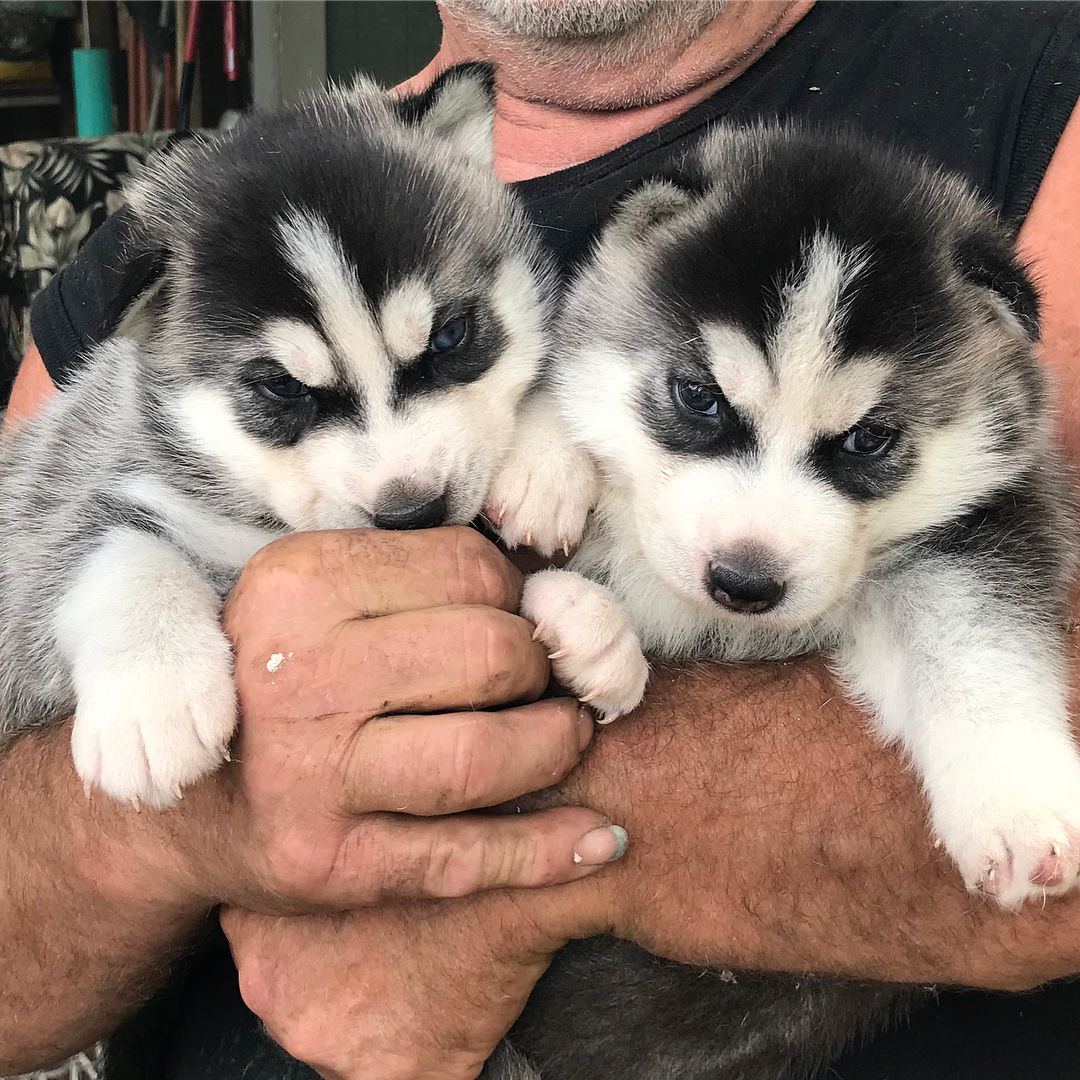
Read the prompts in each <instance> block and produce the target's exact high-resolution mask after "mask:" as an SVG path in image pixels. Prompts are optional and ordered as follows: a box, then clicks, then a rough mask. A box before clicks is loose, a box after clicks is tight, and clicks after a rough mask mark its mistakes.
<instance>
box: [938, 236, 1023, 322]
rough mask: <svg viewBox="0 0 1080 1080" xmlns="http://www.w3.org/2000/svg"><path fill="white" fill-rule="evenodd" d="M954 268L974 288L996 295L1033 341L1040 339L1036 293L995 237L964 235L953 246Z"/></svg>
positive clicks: (1020, 267)
mask: <svg viewBox="0 0 1080 1080" xmlns="http://www.w3.org/2000/svg"><path fill="white" fill-rule="evenodd" d="M955 259H956V265H957V267H958V269H959V270H960V273H962V274H963V275H964V277H966V278H967V279H968V281H970V282H972V283H973V284H975V285H979V286H981V287H983V288H986V289H990V290H991V291H992V292H994V293H996V294H997V295H998V297H1000V298H1001V299H1002V300H1003V301H1004V302H1005V305H1006V306H1007V307H1008V309H1009V310H1010V311H1011V312H1012V313H1013V315H1015V316H1016V319H1017V321H1018V322H1019V323H1020V325H1021V326H1022V327H1023V329H1024V333H1025V334H1027V336H1028V337H1029V338H1030V339H1031V340H1032V341H1037V340H1038V339H1039V329H1040V321H1039V294H1038V292H1036V290H1035V286H1034V285H1033V284H1032V282H1031V279H1030V278H1029V277H1028V275H1027V274H1026V273H1025V271H1024V269H1023V267H1022V266H1021V265H1020V263H1019V261H1018V260H1017V258H1016V256H1015V255H1014V254H1013V252H1012V251H1011V250H1010V249H1009V248H1008V247H1007V246H1006V245H1005V244H1003V243H1001V242H1000V241H999V240H998V239H997V238H996V237H989V236H981V235H980V236H966V237H963V238H962V239H960V240H959V241H958V242H957V245H956V255H955Z"/></svg>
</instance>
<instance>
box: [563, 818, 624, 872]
mask: <svg viewBox="0 0 1080 1080" xmlns="http://www.w3.org/2000/svg"><path fill="white" fill-rule="evenodd" d="M629 843H630V837H629V836H627V834H626V830H625V829H624V828H623V827H622V826H621V825H603V826H601V827H600V828H599V829H592V830H590V831H589V832H587V833H586V834H585V835H584V836H583V837H582V838H581V839H580V840H579V841H578V842H577V846H576V847H575V848H574V862H575V863H580V864H581V865H583V866H602V865H603V864H604V863H609V862H615V860H616V859H621V858H622V857H623V855H625V854H626V846H627V844H629Z"/></svg>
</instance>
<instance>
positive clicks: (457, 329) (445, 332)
mask: <svg viewBox="0 0 1080 1080" xmlns="http://www.w3.org/2000/svg"><path fill="white" fill-rule="evenodd" d="M471 329H472V323H471V322H470V320H469V317H468V316H467V315H461V316H459V317H458V318H456V319H451V320H450V321H449V322H448V323H443V325H442V326H440V327H439V329H438V330H436V331H435V333H434V334H432V335H431V337H430V338H428V349H429V350H430V351H431V352H434V353H444V352H449V351H450V350H451V349H458V348H460V347H461V346H462V345H464V344H465V341H466V339H467V338H468V336H469V331H470V330H471Z"/></svg>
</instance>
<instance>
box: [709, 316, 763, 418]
mask: <svg viewBox="0 0 1080 1080" xmlns="http://www.w3.org/2000/svg"><path fill="white" fill-rule="evenodd" d="M701 337H702V340H703V341H704V342H705V347H706V349H707V350H708V352H709V365H710V367H711V368H712V372H713V377H714V378H715V379H716V385H717V386H719V387H720V389H721V390H723V392H724V397H726V398H727V399H728V401H730V402H731V404H732V405H734V406H735V408H736V409H740V410H742V411H744V412H750V413H753V412H756V411H760V410H761V409H762V408H764V404H765V402H766V401H767V400H768V399H769V396H770V391H771V390H772V388H773V385H774V380H773V375H772V372H771V371H769V365H768V362H767V361H766V359H765V354H764V353H763V352H762V351H761V349H759V348H758V347H757V345H755V344H754V342H752V341H751V340H750V338H748V337H747V336H746V334H744V333H743V332H742V331H741V330H737V329H736V328H735V327H734V326H730V325H729V324H727V323H705V324H704V325H703V326H702V328H701Z"/></svg>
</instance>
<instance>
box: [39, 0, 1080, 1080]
mask: <svg viewBox="0 0 1080 1080" xmlns="http://www.w3.org/2000/svg"><path fill="white" fill-rule="evenodd" d="M1078 96H1080V7H1078V6H1077V5H1075V4H1020V3H1016V4H1011V3H1010V4H1005V3H990V4H986V3H984V4H972V3H952V2H949V3H822V2H820V0H819V3H818V5H817V6H816V7H815V8H814V9H813V10H812V11H811V12H810V13H809V14H808V15H807V16H806V17H805V18H804V19H803V20H802V21H801V22H800V23H799V24H798V26H796V27H795V28H794V29H793V30H792V31H791V32H790V33H789V34H788V35H787V36H786V37H784V38H783V39H782V40H781V41H779V42H778V43H777V44H776V46H775V47H774V48H773V49H772V50H771V51H770V52H769V53H767V54H766V55H765V56H764V57H763V58H762V59H761V60H759V61H758V62H757V63H755V64H754V65H753V67H752V68H751V69H750V70H749V71H748V72H747V73H746V74H744V75H742V76H741V77H740V78H739V79H737V80H736V81H735V82H733V83H732V84H731V85H730V86H728V87H726V88H724V89H723V90H721V91H720V92H719V93H717V94H716V95H715V96H714V97H712V98H711V99H709V100H708V101H706V102H704V103H703V104H701V105H699V106H697V107H696V108H694V109H692V110H690V111H689V112H687V113H686V114H685V115H684V116H682V117H680V118H679V119H677V120H675V121H674V122H672V123H670V124H668V125H666V126H665V127H663V128H661V129H659V130H658V131H655V132H652V133H650V134H648V135H645V136H643V137H642V138H640V139H637V140H635V141H634V142H632V143H630V144H628V145H627V146H624V147H621V148H620V149H618V150H616V151H614V152H612V153H610V154H607V155H605V156H603V157H601V158H598V159H596V160H594V161H590V162H587V163H585V164H582V165H579V166H577V167H575V168H571V169H567V170H564V171H562V172H559V173H556V174H554V175H552V176H547V177H543V178H540V179H537V180H531V181H527V182H524V183H521V184H519V185H518V190H519V192H520V193H521V195H522V197H523V198H524V199H525V201H526V203H527V205H528V207H529V209H530V211H531V213H532V215H533V217H534V219H535V221H536V222H537V224H538V225H540V226H542V227H543V229H544V235H545V236H546V238H547V239H548V241H549V242H550V244H551V246H552V248H553V249H554V250H555V251H556V252H557V254H558V255H559V257H560V259H561V260H562V262H563V265H564V266H567V267H569V266H571V265H572V264H573V262H574V261H575V260H576V259H577V258H578V257H579V256H580V255H581V253H582V252H583V251H584V250H585V248H586V246H587V245H588V243H589V241H590V238H591V236H592V235H593V232H594V230H595V228H596V225H597V223H598V222H599V221H600V220H601V219H602V217H603V215H604V214H605V212H606V210H607V208H608V207H609V206H610V205H611V203H612V202H613V201H615V200H616V199H618V198H619V196H620V195H622V194H623V193H624V192H625V191H627V190H628V189H629V188H631V187H633V186H634V184H635V183H636V182H638V181H639V180H641V179H642V178H644V177H645V176H648V175H650V174H652V173H655V172H658V171H663V170H664V168H665V167H666V166H669V165H670V164H671V163H672V162H673V161H674V160H676V159H677V158H678V157H679V156H680V155H681V154H683V153H684V152H685V151H686V150H687V149H689V148H690V146H692V145H693V141H694V140H695V139H696V138H697V137H698V136H699V135H700V134H701V133H702V132H703V131H704V130H705V129H706V128H707V127H708V125H709V124H710V123H712V122H714V121H716V120H718V119H721V118H727V119H731V120H737V121H746V120H754V119H757V118H762V117H783V118H795V119H799V120H802V121H805V122H808V123H827V124H830V125H837V124H839V125H849V126H851V127H853V128H855V129H857V130H860V131H863V132H866V133H868V134H871V135H875V136H878V137H881V138H886V139H891V140H893V141H894V142H899V143H901V144H902V145H905V146H907V147H909V148H910V149H912V150H914V151H916V152H918V153H921V154H924V155H926V156H928V157H930V158H932V159H934V160H936V161H938V162H939V163H940V164H942V165H943V166H945V167H947V168H949V169H952V170H954V171H957V172H959V173H962V174H963V175H964V176H966V177H968V178H969V179H970V180H971V181H972V182H973V183H974V184H975V185H976V186H977V187H978V188H979V189H980V190H981V191H983V192H984V193H985V194H986V195H987V196H988V197H989V198H990V199H991V200H993V202H994V203H995V205H996V206H997V207H998V208H999V209H1000V210H1001V212H1002V213H1003V214H1004V215H1005V216H1006V218H1007V219H1008V220H1010V221H1011V222H1012V223H1014V224H1015V225H1017V226H1019V224H1020V223H1021V222H1022V221H1023V219H1024V216H1025V215H1026V213H1027V212H1028V210H1029V209H1030V206H1031V202H1032V200H1033V198H1034V196H1035V192H1036V191H1037V190H1038V187H1039V184H1040V182H1041V181H1042V178H1043V175H1044V173H1045V171H1046V167H1047V165H1048V163H1049V161H1050V157H1051V155H1052V153H1053V150H1054V147H1055V145H1056V144H1057V141H1058V139H1059V138H1060V135H1061V132H1062V131H1063V129H1064V126H1065V123H1066V121H1067V119H1068V117H1069V115H1070V113H1071V111H1072V109H1073V107H1074V105H1075V103H1076V101H1077V97H1078ZM127 228H128V225H127V222H126V220H125V216H124V215H123V214H119V215H116V216H114V218H113V219H111V220H110V222H109V223H107V224H106V225H105V226H103V227H102V228H101V229H100V230H99V232H98V233H97V235H95V236H94V238H93V239H92V240H91V241H90V242H89V243H88V244H87V246H86V248H85V249H84V252H83V253H82V254H81V255H80V256H79V258H78V259H77V260H76V261H75V262H74V263H73V264H72V265H71V266H70V267H69V268H68V269H67V270H65V271H64V272H63V273H62V274H60V275H59V276H58V278H57V279H56V280H55V281H54V282H53V283H52V285H51V286H50V287H49V289H47V290H46V291H45V293H44V294H43V295H42V296H41V297H40V299H39V301H38V303H37V305H36V306H35V308H34V311H33V320H32V329H33V334H34V338H35V341H36V343H37V345H38V347H39V349H40V350H41V353H42V356H43V357H44V360H45V364H46V366H47V368H48V370H49V371H50V373H51V374H52V376H53V378H54V379H56V380H57V381H62V380H63V379H64V378H65V377H67V375H68V374H69V373H70V372H71V371H72V370H73V369H74V367H76V366H77V365H78V363H79V357H80V355H81V354H82V353H84V352H85V351H86V349H87V348H89V347H90V346H91V345H92V344H94V343H95V342H96V341H99V340H100V339H101V338H102V337H103V336H105V335H107V334H108V332H109V331H110V330H111V329H112V327H114V326H115V323H116V320H117V318H118V313H119V312H120V311H122V310H123V309H124V307H125V306H126V304H127V303H129V302H130V301H131V300H132V299H133V298H134V297H135V296H136V295H137V294H138V292H139V291H140V289H141V288H143V287H145V286H146V284H148V283H149V282H150V281H151V280H152V277H153V274H154V272H155V267H154V266H153V265H152V263H149V262H148V263H146V264H143V265H136V266H134V267H132V266H131V265H130V263H127V262H126V261H125V258H124V249H125V234H126V230H127ZM883 917H887V913H883ZM1078 1005H1080V987H1078V986H1077V985H1076V984H1073V985H1065V986H1059V987H1055V988H1051V989H1048V990H1045V991H1042V992H1040V993H1037V994H1032V995H1025V996H1022V997H1007V996H995V995H986V994H977V993H964V994H946V995H943V996H942V998H941V1000H940V1002H939V1003H938V1004H936V1005H934V1006H931V1007H928V1008H926V1009H924V1010H922V1011H921V1012H920V1013H918V1014H917V1015H916V1016H915V1017H914V1018H913V1020H912V1022H911V1025H910V1027H909V1028H908V1029H906V1030H905V1031H904V1032H902V1033H899V1034H897V1035H894V1036H889V1037H886V1038H883V1039H882V1040H880V1041H878V1042H876V1043H875V1044H874V1045H873V1046H871V1047H869V1048H867V1049H866V1050H864V1051H862V1052H860V1053H856V1054H852V1055H849V1057H847V1058H845V1059H844V1061H842V1062H840V1063H837V1064H836V1065H835V1066H834V1067H833V1068H832V1069H830V1070H829V1071H828V1073H827V1075H828V1076H829V1077H833V1078H842V1080H885V1078H886V1077H888V1078H889V1080H936V1078H937V1077H941V1080H966V1078H968V1077H971V1078H972V1080H974V1078H975V1077H979V1078H980V1080H1006V1078H1007V1080H1015V1078H1016V1077H1021V1076H1024V1077H1038V1078H1040V1080H1066V1078H1068V1080H1072V1078H1073V1077H1075V1076H1076V1075H1077V1074H1078V1072H1080V1025H1077V1023H1076V1021H1075V1017H1076V1012H1077V1006H1078ZM151 1046H152V1047H156V1050H155V1051H154V1052H155V1053H156V1055H157V1056H156V1057H153V1056H152V1055H151V1052H150V1050H149V1049H148V1047H151ZM109 1075H110V1080H146V1078H147V1077H149V1076H154V1077H161V1078H163V1080H226V1078H228V1080H232V1078H233V1077H237V1076H243V1077H245V1078H247V1080H309V1078H312V1077H314V1075H315V1074H314V1073H313V1072H311V1070H309V1069H306V1068H305V1067H303V1066H300V1065H298V1064H296V1063H292V1062H290V1059H288V1057H287V1056H286V1055H284V1054H283V1053H282V1052H281V1051H279V1050H278V1049H277V1048H276V1047H274V1046H273V1044H271V1043H270V1042H269V1040H268V1039H267V1038H266V1037H265V1036H264V1035H263V1034H262V1033H261V1030H260V1028H259V1026H258V1023H257V1022H256V1021H255V1019H254V1018H253V1017H252V1016H251V1014H250V1013H248V1012H247V1010H246V1009H244V1007H243V1004H242V1002H241V1001H240V998H239V995H238V992H237V989H236V978H235V972H234V971H233V968H232V965H231V962H230V960H229V957H228V953H227V950H226V949H225V947H224V944H223V943H222V942H221V941H220V939H218V941H217V942H216V944H215V945H213V946H212V947H210V949H209V950H208V951H207V952H206V953H205V954H204V955H203V957H202V958H201V960H200V961H199V962H198V963H197V964H196V966H195V967H193V968H191V969H189V970H187V971H186V973H185V975H184V977H183V978H182V979H178V980H177V981H176V982H175V983H174V985H173V987H172V988H171V991H170V992H169V993H168V994H166V995H165V996H164V997H163V998H162V1000H161V1001H159V1002H157V1003H155V1005H154V1006H153V1009H152V1010H151V1011H150V1012H149V1013H148V1014H145V1015H144V1016H143V1017H140V1018H136V1020H135V1021H133V1022H132V1023H131V1024H129V1025H128V1026H127V1027H126V1028H125V1030H124V1031H123V1032H121V1033H120V1034H119V1035H118V1037H117V1039H116V1041H115V1044H114V1047H113V1057H112V1069H111V1071H110V1074H109Z"/></svg>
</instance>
